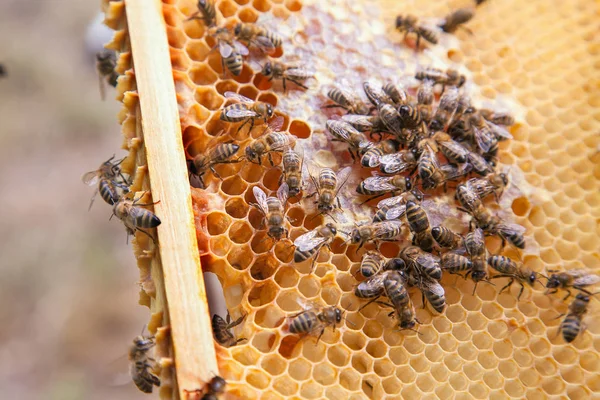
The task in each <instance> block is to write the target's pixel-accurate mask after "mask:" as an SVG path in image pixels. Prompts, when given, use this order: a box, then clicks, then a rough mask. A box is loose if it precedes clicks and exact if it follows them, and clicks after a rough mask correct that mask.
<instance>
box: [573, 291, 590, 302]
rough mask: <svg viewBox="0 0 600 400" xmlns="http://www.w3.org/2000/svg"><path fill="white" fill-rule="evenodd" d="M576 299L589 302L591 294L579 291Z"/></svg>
mask: <svg viewBox="0 0 600 400" xmlns="http://www.w3.org/2000/svg"><path fill="white" fill-rule="evenodd" d="M575 299H577V300H580V301H583V302H586V303H589V302H590V296H588V295H586V294H583V293H577V296H575Z"/></svg>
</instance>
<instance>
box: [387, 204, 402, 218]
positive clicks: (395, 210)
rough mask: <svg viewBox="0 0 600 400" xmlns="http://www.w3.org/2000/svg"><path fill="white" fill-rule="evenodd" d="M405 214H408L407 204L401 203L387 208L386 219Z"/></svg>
mask: <svg viewBox="0 0 600 400" xmlns="http://www.w3.org/2000/svg"><path fill="white" fill-rule="evenodd" d="M404 214H406V205H404V204H401V205H400V204H399V205H397V206H396V207H392V208H390V209H388V210H387V212H386V213H385V219H387V220H391V219H397V218H400V217H402V216H403V215H404Z"/></svg>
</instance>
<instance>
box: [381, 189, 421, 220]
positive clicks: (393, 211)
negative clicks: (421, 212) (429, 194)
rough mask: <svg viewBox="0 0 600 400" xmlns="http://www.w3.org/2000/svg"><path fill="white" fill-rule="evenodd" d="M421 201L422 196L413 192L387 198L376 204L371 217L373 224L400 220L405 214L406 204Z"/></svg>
mask: <svg viewBox="0 0 600 400" xmlns="http://www.w3.org/2000/svg"><path fill="white" fill-rule="evenodd" d="M421 200H423V195H422V194H420V193H418V192H417V191H415V190H413V191H411V192H405V193H402V194H400V195H398V196H394V197H389V198H387V199H383V200H381V201H380V202H379V203H377V212H376V213H375V215H374V216H373V222H381V221H385V220H392V219H398V218H401V217H402V216H403V215H404V214H406V203H408V202H409V201H413V202H417V201H421Z"/></svg>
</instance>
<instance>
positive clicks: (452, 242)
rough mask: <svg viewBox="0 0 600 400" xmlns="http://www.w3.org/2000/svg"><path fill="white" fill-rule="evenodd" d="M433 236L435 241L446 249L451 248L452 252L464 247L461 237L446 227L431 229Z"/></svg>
mask: <svg viewBox="0 0 600 400" xmlns="http://www.w3.org/2000/svg"><path fill="white" fill-rule="evenodd" d="M431 236H433V238H434V239H435V241H436V242H437V243H438V244H439V245H440V246H441V247H444V248H449V249H451V250H454V249H457V248H459V247H462V245H463V238H462V236H461V235H459V234H457V233H454V232H452V231H451V230H450V229H449V228H446V227H445V226H436V227H434V228H432V229H431Z"/></svg>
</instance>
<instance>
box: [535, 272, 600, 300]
mask: <svg viewBox="0 0 600 400" xmlns="http://www.w3.org/2000/svg"><path fill="white" fill-rule="evenodd" d="M548 272H551V273H552V275H550V277H549V278H548V282H547V283H546V288H548V289H553V290H549V291H548V293H550V294H554V293H556V292H558V289H563V290H566V291H567V296H566V297H565V298H564V299H563V300H566V299H568V298H569V297H570V296H571V288H573V289H576V290H579V291H581V292H584V293H587V294H591V293H590V292H589V291H587V290H586V289H585V288H586V287H588V286H592V285H596V284H597V283H599V282H600V276H599V275H594V274H591V273H590V271H589V270H586V269H571V270H568V271H564V272H558V271H556V270H549V271H548Z"/></svg>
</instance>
